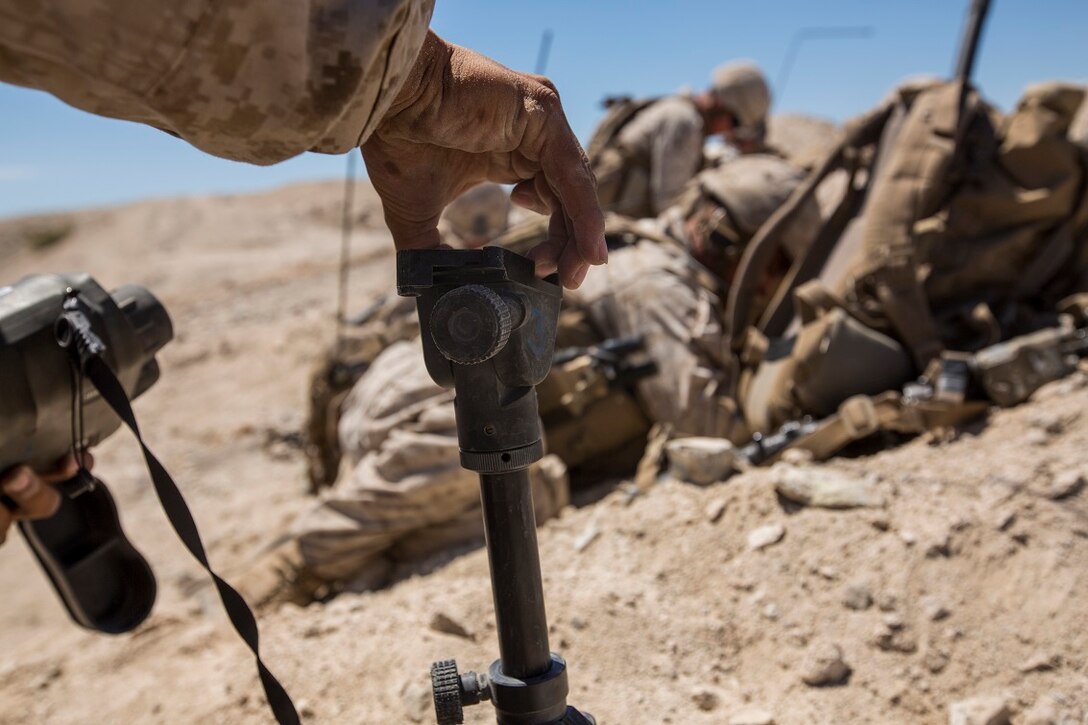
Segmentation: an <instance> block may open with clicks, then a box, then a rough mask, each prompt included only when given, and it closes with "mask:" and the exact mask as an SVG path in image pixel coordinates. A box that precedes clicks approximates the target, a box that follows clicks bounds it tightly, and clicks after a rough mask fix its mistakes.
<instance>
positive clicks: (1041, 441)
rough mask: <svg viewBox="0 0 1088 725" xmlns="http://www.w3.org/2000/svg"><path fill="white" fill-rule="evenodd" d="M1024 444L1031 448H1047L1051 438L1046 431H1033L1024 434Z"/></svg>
mask: <svg viewBox="0 0 1088 725" xmlns="http://www.w3.org/2000/svg"><path fill="white" fill-rule="evenodd" d="M1024 442H1025V443H1027V444H1028V445H1029V446H1045V445H1046V444H1047V443H1050V436H1049V435H1048V434H1047V432H1046V431H1042V430H1038V429H1032V430H1029V431H1028V432H1027V433H1025V434H1024Z"/></svg>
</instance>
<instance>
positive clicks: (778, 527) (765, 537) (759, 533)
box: [748, 524, 786, 551]
mask: <svg viewBox="0 0 1088 725" xmlns="http://www.w3.org/2000/svg"><path fill="white" fill-rule="evenodd" d="M785 535H786V527H785V526H783V525H782V524H767V525H766V526H760V527H759V528H758V529H752V530H751V531H749V532H748V549H749V550H751V551H758V550H759V549H765V548H767V547H768V546H770V545H771V544H777V543H778V542H779V541H781V540H782V537H783V536H785Z"/></svg>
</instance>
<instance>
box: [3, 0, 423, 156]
mask: <svg viewBox="0 0 1088 725" xmlns="http://www.w3.org/2000/svg"><path fill="white" fill-rule="evenodd" d="M433 5H434V3H433V0H384V1H379V0H308V1H306V0H261V1H260V2H251V1H246V0H171V1H170V2H164V1H163V0H33V1H32V2H27V1H21V0H0V81H3V82H7V83H14V84H15V85H20V86H26V87H28V88H36V89H39V90H44V91H48V92H49V93H52V94H53V95H55V96H57V97H58V98H60V99H61V100H63V101H65V102H66V103H69V104H71V105H73V106H75V107H77V108H81V109H83V110H85V111H90V112H91V113H95V114H98V115H102V116H110V117H113V118H120V119H125V120H129V121H138V122H141V123H146V124H148V125H151V126H154V127H156V128H159V129H162V130H164V131H167V132H169V133H171V134H174V135H176V136H179V137H181V138H183V139H185V140H186V141H188V142H189V143H191V144H192V145H194V146H196V147H197V148H199V149H201V150H203V151H206V152H208V153H210V154H214V155H216V156H222V157H225V158H229V159H235V160H238V161H248V162H250V163H255V164H272V163H276V162H277V161H282V160H284V159H287V158H290V157H292V156H295V155H297V154H300V153H302V152H303V151H320V152H325V153H344V152H346V151H348V150H350V149H352V148H354V147H356V146H359V145H360V144H361V143H362V142H363V141H365V140H366V138H367V137H368V136H369V135H370V134H371V133H372V132H373V131H374V129H375V127H376V126H377V124H378V123H379V122H380V121H381V119H382V116H384V115H385V112H386V111H387V110H388V109H389V107H390V105H391V104H392V103H393V100H394V99H395V97H396V94H397V91H398V90H399V88H400V86H401V84H402V82H403V81H404V79H405V77H406V76H407V74H408V72H409V70H410V69H411V67H412V65H413V63H414V61H415V58H416V55H417V54H418V52H419V49H420V47H421V46H422V44H423V39H424V37H425V35H426V32H427V25H428V23H429V22H430V17H431V12H432V10H433Z"/></svg>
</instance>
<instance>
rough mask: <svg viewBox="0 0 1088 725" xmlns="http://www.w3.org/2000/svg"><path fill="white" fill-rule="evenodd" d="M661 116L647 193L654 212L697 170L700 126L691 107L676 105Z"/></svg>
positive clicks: (700, 150) (672, 198) (664, 206)
mask: <svg viewBox="0 0 1088 725" xmlns="http://www.w3.org/2000/svg"><path fill="white" fill-rule="evenodd" d="M671 111H672V112H671V113H669V114H668V115H667V116H665V117H664V118H663V121H664V123H662V125H661V126H660V128H659V130H658V133H657V135H656V136H655V137H654V140H653V143H652V145H651V159H650V196H651V200H652V201H653V206H654V212H655V213H657V214H660V213H661V212H663V211H664V210H665V209H667V208H668V207H669V206H670V205H671V204H672V203H673V202H675V201H676V199H677V197H678V196H680V192H681V191H683V189H684V185H685V184H687V183H688V182H689V181H691V179H692V178H693V177H694V176H695V174H696V173H697V172H698V171H699V166H700V164H701V163H702V158H703V126H702V121H701V120H700V119H699V117H698V115H697V114H695V113H694V112H693V111H692V110H691V109H686V108H684V107H683V106H680V105H677V107H676V108H674V109H671Z"/></svg>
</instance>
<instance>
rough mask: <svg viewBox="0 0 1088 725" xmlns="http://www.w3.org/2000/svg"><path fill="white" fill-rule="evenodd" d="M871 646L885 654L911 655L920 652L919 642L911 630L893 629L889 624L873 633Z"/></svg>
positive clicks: (883, 625)
mask: <svg viewBox="0 0 1088 725" xmlns="http://www.w3.org/2000/svg"><path fill="white" fill-rule="evenodd" d="M870 644H872V645H873V646H874V647H876V648H877V649H880V650H883V651H885V652H902V653H903V654H911V653H913V652H917V651H918V640H917V639H915V637H914V635H913V634H911V633H910V631H909V630H907V629H905V628H900V629H892V628H891V627H889V626H888V625H887V624H882V625H881V626H880V627H878V628H877V630H876V631H875V632H873V636H872V639H870Z"/></svg>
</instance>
